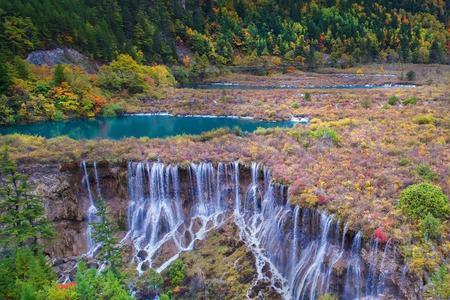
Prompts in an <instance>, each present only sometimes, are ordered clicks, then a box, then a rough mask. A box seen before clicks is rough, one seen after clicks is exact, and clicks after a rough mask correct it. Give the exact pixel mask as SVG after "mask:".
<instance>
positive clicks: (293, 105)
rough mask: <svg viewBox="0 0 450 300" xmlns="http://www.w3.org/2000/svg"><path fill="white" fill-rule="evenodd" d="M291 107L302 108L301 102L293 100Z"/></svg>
mask: <svg viewBox="0 0 450 300" xmlns="http://www.w3.org/2000/svg"><path fill="white" fill-rule="evenodd" d="M291 108H293V109H297V108H300V104H298V103H297V102H292V104H291Z"/></svg>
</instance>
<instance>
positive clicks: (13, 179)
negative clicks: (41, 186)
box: [0, 146, 53, 249]
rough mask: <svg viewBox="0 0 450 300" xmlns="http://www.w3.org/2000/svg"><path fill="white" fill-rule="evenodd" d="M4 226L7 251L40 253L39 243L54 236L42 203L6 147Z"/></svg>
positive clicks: (0, 207) (0, 165) (1, 188)
mask: <svg viewBox="0 0 450 300" xmlns="http://www.w3.org/2000/svg"><path fill="white" fill-rule="evenodd" d="M0 224H1V225H2V226H1V227H0V237H1V238H0V244H1V246H3V247H4V249H15V248H18V247H24V246H30V247H32V248H33V249H36V248H37V247H38V244H37V243H38V240H39V239H47V238H50V237H52V236H53V228H52V227H51V225H50V224H49V222H48V221H47V219H46V216H45V210H44V206H43V203H42V201H41V199H40V198H39V197H38V196H37V195H35V194H33V193H31V192H30V186H29V184H28V180H27V177H26V176H25V175H23V174H21V173H19V172H18V171H17V166H16V164H15V163H14V162H13V161H11V160H10V159H9V155H8V149H7V147H6V146H5V147H3V149H2V153H1V156H0Z"/></svg>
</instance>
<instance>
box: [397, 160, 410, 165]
mask: <svg viewBox="0 0 450 300" xmlns="http://www.w3.org/2000/svg"><path fill="white" fill-rule="evenodd" d="M409 163H410V161H409V159H407V158H401V159H400V161H399V162H398V164H399V165H400V166H407V165H409Z"/></svg>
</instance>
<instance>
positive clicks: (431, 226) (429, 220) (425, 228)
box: [419, 213, 441, 240]
mask: <svg viewBox="0 0 450 300" xmlns="http://www.w3.org/2000/svg"><path fill="white" fill-rule="evenodd" d="M419 228H420V231H421V232H422V234H423V236H424V237H425V239H427V240H429V239H438V238H439V237H440V236H441V222H440V221H439V219H437V218H435V217H434V216H433V215H432V214H430V213H428V215H426V217H425V218H424V219H423V220H422V221H420V224H419Z"/></svg>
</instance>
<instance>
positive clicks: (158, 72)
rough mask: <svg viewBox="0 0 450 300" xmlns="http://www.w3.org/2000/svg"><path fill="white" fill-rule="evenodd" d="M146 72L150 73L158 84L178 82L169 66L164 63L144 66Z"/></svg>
mask: <svg viewBox="0 0 450 300" xmlns="http://www.w3.org/2000/svg"><path fill="white" fill-rule="evenodd" d="M143 68H144V70H145V73H146V74H148V75H149V76H150V77H151V78H152V79H153V80H154V81H155V82H156V84H158V85H170V86H173V85H175V84H176V81H175V78H174V77H173V75H172V73H171V72H170V70H169V68H167V67H166V66H164V65H156V66H151V67H148V66H147V67H143Z"/></svg>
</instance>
